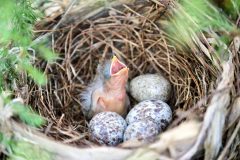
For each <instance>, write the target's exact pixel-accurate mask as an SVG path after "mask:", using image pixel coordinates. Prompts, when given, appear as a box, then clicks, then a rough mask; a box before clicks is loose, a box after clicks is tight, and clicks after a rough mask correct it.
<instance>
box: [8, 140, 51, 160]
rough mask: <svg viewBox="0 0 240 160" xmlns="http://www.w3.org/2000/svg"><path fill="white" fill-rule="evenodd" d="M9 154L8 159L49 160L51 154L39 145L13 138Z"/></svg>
mask: <svg viewBox="0 0 240 160" xmlns="http://www.w3.org/2000/svg"><path fill="white" fill-rule="evenodd" d="M10 146H11V152H12V154H11V156H9V158H8V160H51V159H52V155H50V153H48V152H47V151H45V150H43V149H41V148H40V147H39V146H37V145H34V144H31V143H29V142H25V141H20V140H15V141H13V142H12V143H11V145H10Z"/></svg>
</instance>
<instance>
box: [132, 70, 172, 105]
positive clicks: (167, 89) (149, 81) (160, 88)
mask: <svg viewBox="0 0 240 160" xmlns="http://www.w3.org/2000/svg"><path fill="white" fill-rule="evenodd" d="M171 88H172V87H171V84H170V82H169V81H168V80H167V79H166V78H165V77H163V76H162V75H161V74H145V75H140V76H138V77H135V78H134V79H133V80H132V81H131V82H130V94H131V95H132V96H133V98H134V99H136V100H137V101H138V102H141V101H143V100H149V99H159V100H162V101H165V102H166V101H168V100H169V98H170V95H171Z"/></svg>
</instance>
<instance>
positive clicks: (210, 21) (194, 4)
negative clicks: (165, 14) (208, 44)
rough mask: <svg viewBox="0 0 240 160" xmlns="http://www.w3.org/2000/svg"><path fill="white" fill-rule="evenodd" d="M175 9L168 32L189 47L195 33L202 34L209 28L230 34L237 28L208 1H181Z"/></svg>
mask: <svg viewBox="0 0 240 160" xmlns="http://www.w3.org/2000/svg"><path fill="white" fill-rule="evenodd" d="M179 3H180V5H178V6H177V8H176V9H174V17H173V18H172V19H171V21H170V23H169V25H168V28H169V29H168V32H169V33H170V35H171V37H173V39H175V40H178V41H180V42H181V43H182V44H184V45H187V44H189V43H190V42H191V41H192V37H191V36H192V35H193V33H196V34H198V33H200V32H203V31H206V30H208V29H209V28H211V29H213V30H216V31H219V32H226V33H229V32H231V31H234V30H235V29H236V27H235V26H234V24H232V23H231V22H230V21H229V20H228V19H227V18H226V17H225V16H224V15H223V14H221V13H220V12H219V10H217V8H216V7H214V6H213V5H211V3H209V2H208V1H207V0H194V1H189V0H181V1H179Z"/></svg>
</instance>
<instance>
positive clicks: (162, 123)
mask: <svg viewBox="0 0 240 160" xmlns="http://www.w3.org/2000/svg"><path fill="white" fill-rule="evenodd" d="M144 119H149V120H151V121H153V122H155V123H156V124H157V125H158V126H159V127H160V128H161V129H165V128H166V127H167V126H168V125H169V123H170V122H171V120H172V110H171V108H170V107H169V105H168V104H167V103H165V102H163V101H161V100H145V101H142V102H140V103H138V104H137V105H135V106H134V107H133V108H132V109H131V110H130V112H129V113H128V115H127V117H126V121H127V123H128V124H132V123H134V122H137V121H141V120H144Z"/></svg>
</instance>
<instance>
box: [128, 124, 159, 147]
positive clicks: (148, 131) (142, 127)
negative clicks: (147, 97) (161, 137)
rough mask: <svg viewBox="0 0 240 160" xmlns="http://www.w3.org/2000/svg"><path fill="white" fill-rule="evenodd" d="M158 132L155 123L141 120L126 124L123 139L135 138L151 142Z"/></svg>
mask: <svg viewBox="0 0 240 160" xmlns="http://www.w3.org/2000/svg"><path fill="white" fill-rule="evenodd" d="M159 133H160V130H159V127H158V125H157V124H156V123H154V122H152V121H151V120H141V121H137V122H133V123H131V124H130V125H128V126H127V128H126V130H125V132H124V141H127V140H134V139H136V140H139V141H141V142H151V141H152V140H154V138H155V137H156V136H157V135H158V134H159Z"/></svg>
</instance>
